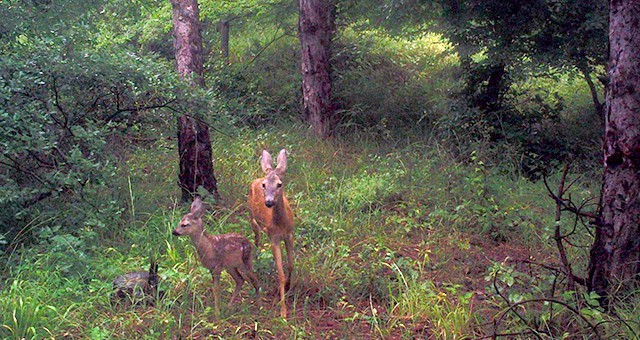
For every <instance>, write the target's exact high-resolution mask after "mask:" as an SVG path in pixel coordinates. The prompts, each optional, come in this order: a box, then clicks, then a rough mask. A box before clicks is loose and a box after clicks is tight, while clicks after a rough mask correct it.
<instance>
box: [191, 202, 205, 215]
mask: <svg viewBox="0 0 640 340" xmlns="http://www.w3.org/2000/svg"><path fill="white" fill-rule="evenodd" d="M189 213H191V214H193V215H194V217H195V218H201V217H202V216H203V215H204V205H203V204H202V199H201V198H200V197H196V198H195V199H194V200H193V203H191V210H190V211H189Z"/></svg>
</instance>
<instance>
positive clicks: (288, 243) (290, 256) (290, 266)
mask: <svg viewBox="0 0 640 340" xmlns="http://www.w3.org/2000/svg"><path fill="white" fill-rule="evenodd" d="M284 246H285V247H286V248H287V270H288V271H289V273H288V276H287V284H286V287H285V289H286V290H287V291H289V288H291V278H292V277H293V271H294V262H293V261H294V258H295V253H294V251H293V234H289V235H287V236H286V237H285V239H284Z"/></svg>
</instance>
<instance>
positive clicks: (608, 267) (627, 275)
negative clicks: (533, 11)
mask: <svg viewBox="0 0 640 340" xmlns="http://www.w3.org/2000/svg"><path fill="white" fill-rule="evenodd" d="M609 10H610V17H609V47H610V51H609V71H608V72H609V85H608V86H609V89H608V91H607V101H606V102H607V104H606V114H605V138H604V139H605V140H604V176H603V186H602V202H601V217H600V221H599V223H598V226H597V227H596V238H595V241H594V244H593V247H592V249H591V259H590V263H589V279H588V286H589V287H588V288H589V289H590V290H591V291H595V292H596V293H598V294H599V295H601V296H603V297H608V296H610V295H611V294H612V293H614V292H615V291H617V290H618V289H622V290H627V289H629V288H630V287H632V286H634V285H635V284H636V283H637V282H638V277H637V274H638V272H639V269H640V262H639V261H640V58H638V56H639V55H640V2H639V1H636V0H612V1H611V2H610V9H609ZM608 301H610V300H608ZM605 303H607V300H605Z"/></svg>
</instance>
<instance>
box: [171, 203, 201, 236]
mask: <svg viewBox="0 0 640 340" xmlns="http://www.w3.org/2000/svg"><path fill="white" fill-rule="evenodd" d="M204 211H205V208H204V205H203V204H202V199H201V198H200V197H196V199H194V200H193V203H191V210H189V213H187V214H186V215H184V216H183V217H182V219H181V220H180V223H179V224H178V227H177V228H176V229H175V230H173V235H175V236H181V235H194V234H196V233H202V216H203V215H204Z"/></svg>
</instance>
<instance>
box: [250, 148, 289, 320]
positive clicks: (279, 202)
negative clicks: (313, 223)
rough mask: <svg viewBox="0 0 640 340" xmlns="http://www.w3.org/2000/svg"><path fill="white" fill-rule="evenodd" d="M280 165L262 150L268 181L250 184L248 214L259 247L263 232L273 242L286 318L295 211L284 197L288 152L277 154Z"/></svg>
mask: <svg viewBox="0 0 640 340" xmlns="http://www.w3.org/2000/svg"><path fill="white" fill-rule="evenodd" d="M277 161H278V165H277V166H276V167H275V169H274V168H273V159H272V158H271V155H270V154H269V152H268V151H267V150H262V158H261V160H260V165H261V166H262V171H264V174H265V177H262V178H258V179H256V180H254V181H253V182H252V183H251V188H250V190H249V199H248V204H249V212H250V215H251V227H252V228H253V232H254V234H255V243H256V247H260V232H261V231H264V232H265V233H266V234H267V236H269V239H270V240H271V247H272V250H273V258H274V260H275V262H276V269H277V270H278V283H279V291H280V316H281V317H283V318H286V317H287V305H286V303H285V299H284V294H285V285H287V286H288V285H289V284H290V283H291V276H292V273H293V264H294V263H293V261H294V252H293V211H292V210H291V206H290V205H289V200H288V199H287V197H286V196H285V195H284V184H283V178H284V172H285V170H286V169H287V151H286V150H285V149H282V150H281V151H280V153H279V154H278V159H277ZM282 241H284V245H285V247H286V248H287V269H288V272H289V273H288V276H287V278H286V279H285V275H284V270H283V268H282V251H281V250H280V243H281V242H282Z"/></svg>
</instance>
